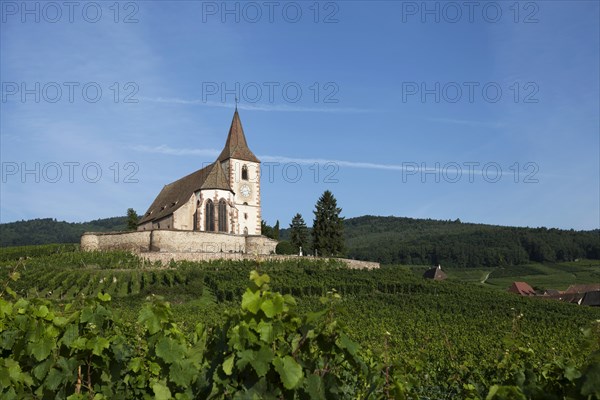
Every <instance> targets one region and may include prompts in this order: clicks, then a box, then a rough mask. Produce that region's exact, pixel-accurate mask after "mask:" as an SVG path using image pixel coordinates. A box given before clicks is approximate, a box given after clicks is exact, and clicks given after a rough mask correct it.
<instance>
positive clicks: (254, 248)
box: [81, 229, 277, 255]
mask: <svg viewBox="0 0 600 400" xmlns="http://www.w3.org/2000/svg"><path fill="white" fill-rule="evenodd" d="M276 246H277V241H276V240H272V239H269V238H267V237H264V236H241V235H232V234H228V233H214V232H198V231H178V230H166V229H155V230H152V231H135V232H109V233H97V232H96V233H95V232H86V233H84V234H83V236H82V237H81V250H83V251H94V250H129V251H135V252H178V253H210V254H220V255H223V254H244V253H247V254H254V255H256V254H258V255H268V254H274V253H275V247H276Z"/></svg>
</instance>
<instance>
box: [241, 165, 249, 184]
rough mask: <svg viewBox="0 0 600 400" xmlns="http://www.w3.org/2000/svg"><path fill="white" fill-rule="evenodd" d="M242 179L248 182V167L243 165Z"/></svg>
mask: <svg viewBox="0 0 600 400" xmlns="http://www.w3.org/2000/svg"><path fill="white" fill-rule="evenodd" d="M242 179H243V180H245V181H247V180H248V167H246V166H245V165H244V166H243V167H242Z"/></svg>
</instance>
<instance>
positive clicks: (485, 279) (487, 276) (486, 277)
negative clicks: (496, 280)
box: [481, 272, 491, 283]
mask: <svg viewBox="0 0 600 400" xmlns="http://www.w3.org/2000/svg"><path fill="white" fill-rule="evenodd" d="M490 274H491V272H488V273H487V275H486V276H485V278H483V280H482V281H481V283H485V281H487V280H488V278H489V277H490Z"/></svg>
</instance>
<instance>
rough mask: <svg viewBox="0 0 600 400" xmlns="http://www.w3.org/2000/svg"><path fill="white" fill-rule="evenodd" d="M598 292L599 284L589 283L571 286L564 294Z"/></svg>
mask: <svg viewBox="0 0 600 400" xmlns="http://www.w3.org/2000/svg"><path fill="white" fill-rule="evenodd" d="M598 290H600V284H599V283H591V284H586V285H571V286H569V287H568V288H567V290H565V293H586V292H595V291H598Z"/></svg>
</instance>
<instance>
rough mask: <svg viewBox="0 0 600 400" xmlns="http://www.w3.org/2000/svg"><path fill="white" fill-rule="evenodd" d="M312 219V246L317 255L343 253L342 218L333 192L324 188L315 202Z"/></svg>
mask: <svg viewBox="0 0 600 400" xmlns="http://www.w3.org/2000/svg"><path fill="white" fill-rule="evenodd" d="M315 207H316V209H315V211H314V213H315V219H314V221H313V230H312V236H313V248H314V249H315V250H316V251H317V253H318V255H319V256H324V257H325V256H338V255H342V254H343V253H344V218H343V217H340V213H341V212H342V209H341V208H338V206H337V200H336V199H335V197H333V194H332V193H331V192H330V191H329V190H326V191H325V192H324V193H323V195H322V196H321V197H320V198H319V201H318V202H317V204H316V206H315Z"/></svg>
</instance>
